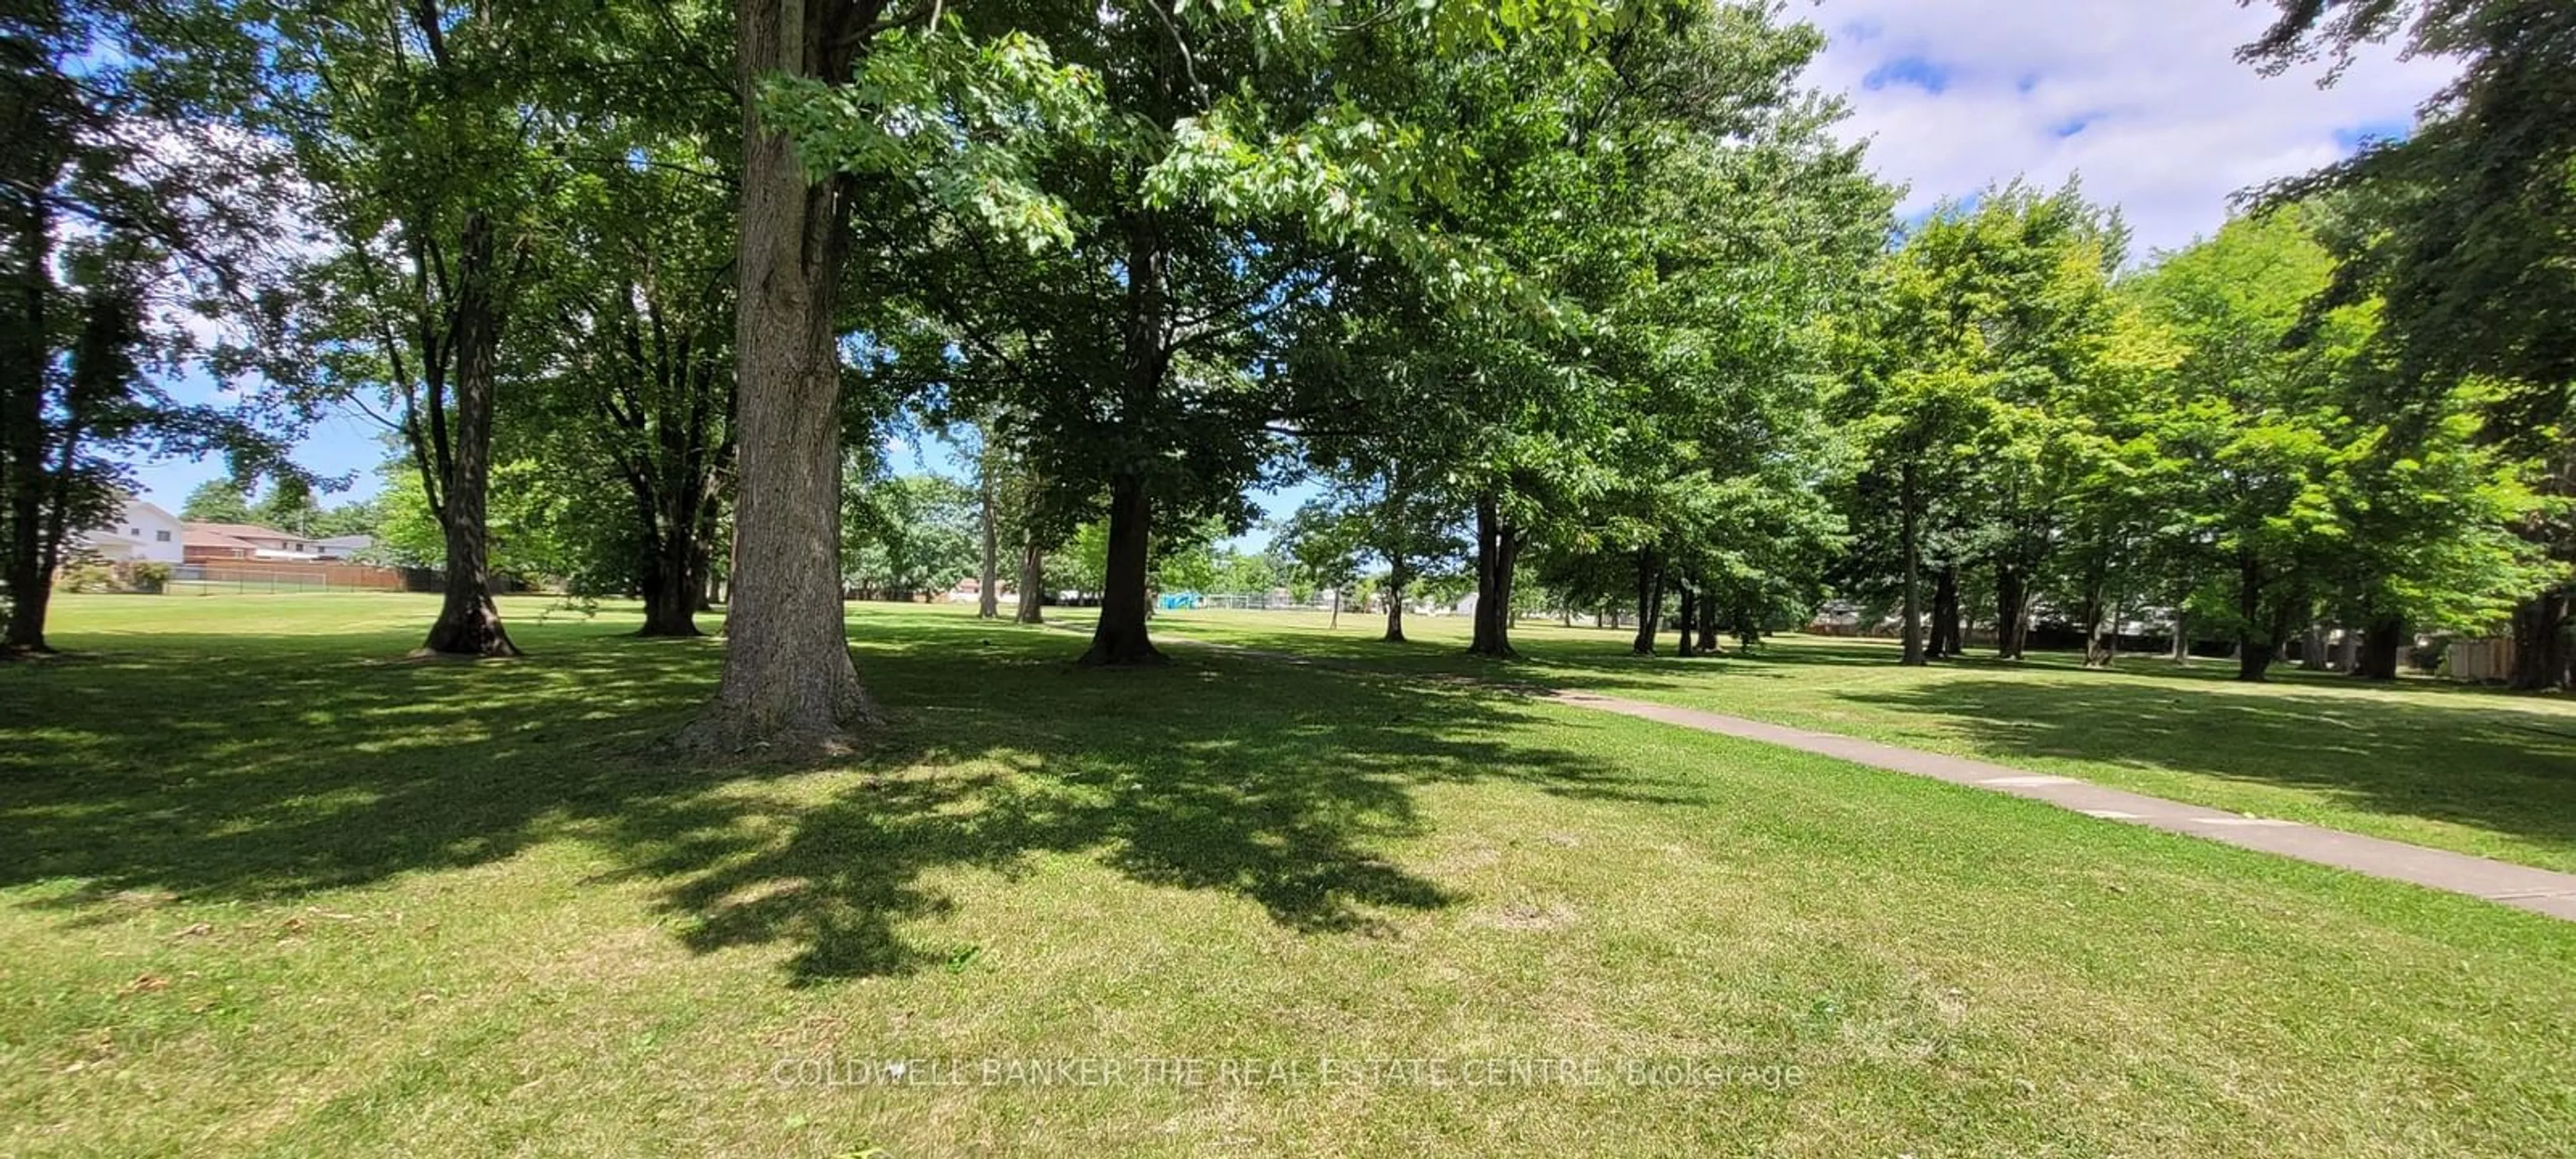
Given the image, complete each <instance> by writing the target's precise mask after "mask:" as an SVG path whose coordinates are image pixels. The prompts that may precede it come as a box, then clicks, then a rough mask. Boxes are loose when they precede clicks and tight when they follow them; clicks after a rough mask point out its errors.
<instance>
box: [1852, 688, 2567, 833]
mask: <svg viewBox="0 0 2576 1159" xmlns="http://www.w3.org/2000/svg"><path fill="white" fill-rule="evenodd" d="M2323 679H2325V678H2319V681H2320V682H2319V684H2317V685H2316V686H2315V690H2314V691H2308V690H2307V688H2308V687H2309V685H2308V684H2307V682H2302V683H2300V684H2293V685H2288V686H2274V687H2267V688H2264V689H2261V690H2251V689H2249V690H2245V691H2244V692H2243V693H2242V694H2237V695H2226V694H2213V692H2214V690H2207V689H2202V688H2198V687H2194V686H2193V684H2194V683H2196V680H2194V679H2193V678H2191V677H2188V676H2177V677H2175V678H2174V679H2172V680H2170V681H2155V682H2147V683H2141V682H2137V681H2128V680H2120V681H2114V680H2110V679H2104V680H2101V681H2098V682H2095V681H2067V682H2043V681H2028V680H1994V679H1979V678H1969V677H1960V678H1956V679H1950V680H1944V681H1940V682H1937V683H1931V684H1925V685H1921V686H1917V687H1912V688H1906V689H1902V690H1874V691H1867V692H1846V693H1841V694H1839V695H1840V697H1841V698H1843V699H1846V700H1850V701H1853V702H1855V703H1861V704H1870V705H1876V706H1880V707H1884V708H1891V709H1896V710H1898V711H1901V712H1904V713H1908V714H1914V715H1920V716H1924V717H1932V718H1938V719H1940V720H1943V721H1946V722H1952V723H1954V724H1956V725H1958V726H1961V727H1963V728H1964V729H1965V731H1966V735H1968V736H1969V737H1971V738H1973V740H1974V741H1975V743H1976V744H1977V745H1978V746H1979V747H1981V748H1984V749H1986V750H1987V751H1990V752H1993V753H1996V754H1998V755H2000V756H2001V757H2002V758H2003V759H2005V760H2010V759H2012V758H2014V757H2062V758H2070V759H2076V760H2087V761H2101V762H2104V763H2108V764H2125V765H2135V766H2146V767H2155V768H2166V769H2174V770H2178V771H2182V772H2189V773H2196V774H2200V775H2203V776H2210V777H2217V778H2222V779H2226V780H2234V781H2246V782H2255V783H2263V784H2273V785H2282V786H2287V787H2293V788H2299V789H2306V790H2313V791H2317V792H2320V793H2322V794H2324V795H2326V796H2328V797H2330V798H2332V799H2335V800H2337V801H2338V802H2340V803H2342V804H2345V805H2347V806H2349V807H2351V808H2354V809H2359V810H2363V811H2367V812H2372V813H2383V814H2390V815H2405V816H2413V817H2422V818H2426V819H2429V820H2437V821H2448V822H2455V823H2458V824H2462V825H2468V826H2472V827H2475V828H2479V829H2485V830H2490V831H2493V832H2497V833H2507V834H2514V835H2517V836H2521V837H2525V838H2529V839H2532V840H2536V841H2543V842H2548V843H2551V844H2554V845H2558V846H2561V847H2576V722H2567V721H2564V720H2558V719H2546V718H2540V717H2537V716H2535V714H2532V713H2529V712H2521V711H2515V710H2514V709H2513V708H2512V707H2511V706H2510V702H2509V701H2506V702H2503V703H2497V702H2496V701H2495V699H2494V698H2488V703H2489V704H2493V705H2495V707H2492V708H2488V709H2485V710H2483V711H2482V710H2481V706H2480V704H2479V703H2478V700H2477V699H2474V698H2463V699H2462V700H2459V701H2454V702H2445V703H2442V704H2438V705H2426V704H2416V703H2409V702H2407V701H2404V700H2399V699H2396V698H2394V697H2389V696H2375V695H2353V694H2352V692H2357V691H2361V690H2358V689H2355V690H2352V691H2339V690H2333V689H2331V688H2329V687H2326V686H2324V685H2323V684H2322V680H2323ZM2409 689H2410V691H2411V690H2412V689H2413V686H2412V685H2410V686H2409Z"/></svg>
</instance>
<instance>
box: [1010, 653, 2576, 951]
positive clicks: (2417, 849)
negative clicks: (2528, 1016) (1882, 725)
mask: <svg viewBox="0 0 2576 1159" xmlns="http://www.w3.org/2000/svg"><path fill="white" fill-rule="evenodd" d="M1051 626H1057V627H1061V626H1062V625H1051ZM1155 639H1157V640H1160V641H1163V642H1165V643H1173V644H1187V645H1191V646H1193V647H1199V648H1209V649H1213V650H1216V651H1220V652H1231V653H1234V654H1235V655H1238V656H1251V657H1257V658H1260V659H1264V660H1274V661H1283V662H1286V663H1290V664H1300V665H1309V666H1314V667H1324V668H1337V669H1344V670H1348V671H1352V672H1372V671H1379V670H1377V669H1372V668H1369V667H1368V666H1366V665H1362V664H1345V663H1336V662H1334V661H1332V660H1328V659H1324V658H1319V657H1314V656H1301V655H1298V654H1295V653H1292V652H1277V651H1272V650H1270V649H1266V648H1247V647H1244V646H1243V645H1241V644H1225V643H1219V642H1217V641H1214V640H1199V639H1193V638H1191V637H1188V636H1176V635H1171V634H1168V633H1157V634H1156V635H1155ZM1468 679H1471V680H1472V679H1473V678H1472V677H1470V678H1468ZM1538 696H1539V698H1540V699H1543V700H1548V701H1551V702H1554V703H1557V704H1565V705H1572V706H1574V707H1577V708H1590V709H1597V710H1600V711H1602V712H1615V713H1618V714H1620V715H1622V716H1633V717H1637V718H1639V719H1641V720H1652V721H1659V722H1661V723H1664V724H1671V725H1679V726H1681V727H1683V728H1691V729H1698V730H1699V731H1701V732H1713V733H1717V734H1719V735H1722V736H1731V737H1739V738H1742V739H1744V740H1754V741H1761V742H1763V743H1764V744H1775V745H1780V746H1783V747H1786V748H1793V749H1798V750H1800V751H1802V752H1811V753H1815V754H1817V755H1819V756H1828V757H1834V758H1837V759H1840V760H1846V761H1850V762H1852V763H1854V764H1860V765H1868V766H1869V767H1871V768H1874V769H1886V770H1888V771H1889V772H1896V773H1908V774H1911V775H1913V776H1918V777H1931V778H1933V779H1934V780H1940V781H1948V782H1950V783H1951V784H1954V785H1966V786H1968V787H1970V788H1975V789H1986V790H1989V791H1992V792H1997V793H2010V794H2012V795H2013V796H2016V797H2027V798H2029V799H2031V800H2033V801H2046V802H2048V803H2049V804H2051V805H2055V806H2057V807H2059V808H2061V809H2072V810H2074V811H2076V812H2078V813H2082V814H2084V815H2085V816H2087V817H2096V818H2100V819H2101V820H2104V821H2118V822H2122V823H2125V824H2130V825H2144V826H2147V827H2148V828H2151V829H2162V830H2164V831H2166V832H2168V833H2182V834H2187V835H2189V836H2193V837H2205V838H2207V839H2209V840H2211V841H2219V842H2224V843H2226V844H2229V845H2236V846H2242V847H2244V848H2246V849H2259V850H2261V851H2263V852H2265V853H2276V854H2279V855H2281V856H2283V857H2294V858H2297V859H2299V860H2301V861H2313V862H2315V863H2317V864H2319V865H2331V866H2334V867H2335V868H2337V869H2348V870H2351V871H2352V872H2354V873H2359V874H2364V875H2367V876H2370V877H2380V878H2386V879H2388V880H2390V881H2403V882H2408V883H2410V884H2414V885H2420V886H2424V887H2426V888H2429V889H2439V890H2447V891H2449V892H2451V893H2464V894H2467V895H2469V896H2470V897H2475V898H2484V899H2485V900H2487V901H2492V902H2497V903H2500V904H2503V905H2509V906H2513V907H2515V908H2517V909H2526V910H2530V911H2532V912H2533V913H2540V914H2547V915H2549V916H2550V917H2554V918H2560V919H2563V920H2566V921H2576V873H2559V872H2556V871H2554V870H2548V869H2534V868H2532V867H2530V866H2528V865H2513V864H2510V863H2507V862H2502V861H2495V860H2491V859H2488V858H2484V857H2471V856H2469V855H2468V854H2466V853H2453V852H2450V851H2449V850H2445V849H2427V848H2425V847H2424V846H2421V845H2408V844H2407V843H2405V842H2403V841H2389V840H2386V839H2383V838H2378V837H2364V836H2362V835H2361V834H2358V833H2346V832H2344V831H2342V830H2340V829H2320V828H2317V827H2316V826H2314V825H2304V824H2301V823H2299V822H2297V821H2281V820H2275V819H2272V818H2268V817H2248V816H2245V815H2243V814H2241V813H2230V812H2228V811H2226V810H2225V809H2212V808H2209V807H2208V806H2205V805H2186V804H2183V803H2182V802H2180V801H2168V800H2165V799H2164V798H2162V797H2150V796H2147V795H2146V794H2143V793H2132V792H2128V791H2126V790H2123V789H2110V788H2104V787H2103V786H2100V785H2096V784H2093V783H2092V782H2090V781H2079V780H2076V779H2075V778H2073V777H2059V776H2051V775H2049V774H2046V773H2033V772H2030V771H2028V770H2025V769H2016V768H2010V767H2008V766H2005V765H1995V764H1988V763H1986V762H1984V761H1979V760H1970V759H1968V758H1966V757H1953V756H1944V755H1942V754H1940V753H1928V752H1924V751H1922V750H1921V749H1909V748H1899V747H1897V746H1895V745H1890V744H1880V743H1878V742H1877V741H1871V740H1861V739H1859V738H1856V737H1848V736H1839V735H1836V734H1834V733H1829V732H1812V731H1809V730H1807V729H1803V728H1791V727H1789V726H1787V725H1782V724H1766V723H1764V722H1762V721H1758V720H1747V719H1745V718H1744V717H1740V716H1727V715H1725V714H1723V713H1715V712H1702V711H1700V710H1698V709H1695V708H1680V707H1676V706H1674V705H1669V704H1654V703H1650V702H1647V701H1643V700H1625V699H1622V698H1620V697H1616V696H1603V695H1601V694H1599V693H1595V692H1576V691H1567V690H1559V691H1553V692H1542V693H1539V694H1538Z"/></svg>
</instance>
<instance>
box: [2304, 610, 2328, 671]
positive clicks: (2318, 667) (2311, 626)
mask: <svg viewBox="0 0 2576 1159" xmlns="http://www.w3.org/2000/svg"><path fill="white" fill-rule="evenodd" d="M2299 667H2301V668H2303V669H2306V670H2308V671H2310V672H2323V671H2325V670H2326V669H2328V668H2332V667H2334V657H2333V655H2331V654H2330V652H2329V650H2328V649H2327V648H2326V622H2325V621H2324V620H2310V621H2308V636H2307V638H2306V639H2304V640H2301V641H2300V642H2299Z"/></svg>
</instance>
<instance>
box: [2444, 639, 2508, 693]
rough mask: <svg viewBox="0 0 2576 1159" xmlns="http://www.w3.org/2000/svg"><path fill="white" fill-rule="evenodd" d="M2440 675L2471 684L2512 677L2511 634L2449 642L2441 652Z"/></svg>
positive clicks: (2495, 681)
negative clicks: (2448, 645)
mask: <svg viewBox="0 0 2576 1159" xmlns="http://www.w3.org/2000/svg"><path fill="white" fill-rule="evenodd" d="M2442 675H2444V676H2447V677H2450V678H2451V679H2453V680H2460V681H2466V682H2468V683H2471V684H2486V683H2498V684H2500V683H2503V682H2505V681H2508V680H2511V679H2513V637H2511V636H2491V637H2488V638H2486V639H2483V640H2453V641H2451V646H2450V647H2449V648H2448V649H2447V650H2445V651H2444V652H2443V653H2442Z"/></svg>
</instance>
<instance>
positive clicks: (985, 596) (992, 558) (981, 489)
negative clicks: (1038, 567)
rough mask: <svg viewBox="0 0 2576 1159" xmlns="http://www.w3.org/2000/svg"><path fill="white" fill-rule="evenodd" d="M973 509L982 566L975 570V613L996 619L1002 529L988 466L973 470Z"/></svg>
mask: <svg viewBox="0 0 2576 1159" xmlns="http://www.w3.org/2000/svg"><path fill="white" fill-rule="evenodd" d="M975 484H976V486H975V492H976V494H975V500H976V502H975V509H976V513H977V522H979V523H981V524H982V525H983V526H982V528H981V530H982V531H983V533H984V543H983V547H984V559H983V567H982V569H981V570H979V571H977V572H976V581H975V582H976V583H977V584H979V585H981V586H979V587H978V588H977V589H976V592H975V615H976V617H977V618H979V619H986V620H996V619H1000V618H1001V616H1002V529H1001V527H1000V525H999V523H998V522H997V521H996V520H995V519H994V511H993V472H992V470H991V468H989V467H987V468H984V469H982V470H978V471H977V472H976V473H975Z"/></svg>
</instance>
